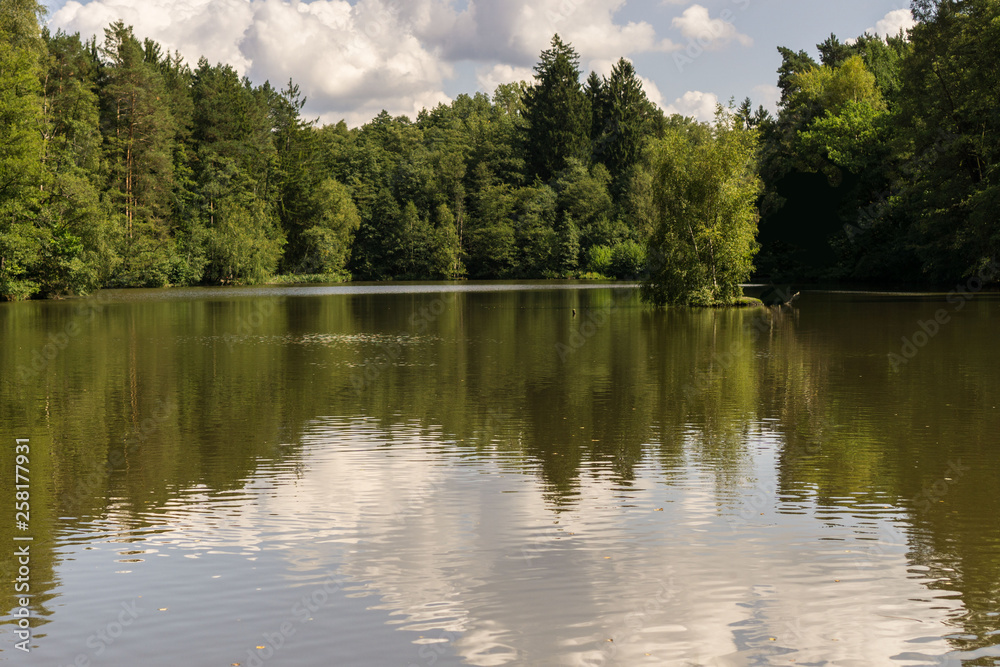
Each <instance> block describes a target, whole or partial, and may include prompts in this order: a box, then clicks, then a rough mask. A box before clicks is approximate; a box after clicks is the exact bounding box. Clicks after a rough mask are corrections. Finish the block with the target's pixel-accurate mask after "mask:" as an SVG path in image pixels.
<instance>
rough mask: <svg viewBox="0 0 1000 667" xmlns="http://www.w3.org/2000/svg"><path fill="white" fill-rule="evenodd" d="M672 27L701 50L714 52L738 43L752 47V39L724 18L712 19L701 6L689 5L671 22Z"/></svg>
mask: <svg viewBox="0 0 1000 667" xmlns="http://www.w3.org/2000/svg"><path fill="white" fill-rule="evenodd" d="M673 26H674V27H675V28H677V29H679V30H680V31H681V34H682V35H684V37H686V38H687V39H688V40H689V41H693V42H695V43H697V44H699V45H700V46H701V47H702V48H704V49H706V50H709V51H714V50H718V49H722V48H724V47H726V46H728V45H729V44H730V43H732V42H738V43H739V44H740V45H741V46H753V39H751V38H750V37H749V36H748V35H744V34H743V33H741V32H739V31H738V30H737V29H736V26H735V25H733V24H732V23H731V22H729V21H726V20H724V18H722V17H720V18H714V19H713V18H712V17H711V16H710V15H709V13H708V9H707V8H705V7H702V6H701V5H691V6H690V7H688V8H687V9H685V10H684V13H683V14H681V15H680V16H678V17H676V18H675V19H674V20H673Z"/></svg>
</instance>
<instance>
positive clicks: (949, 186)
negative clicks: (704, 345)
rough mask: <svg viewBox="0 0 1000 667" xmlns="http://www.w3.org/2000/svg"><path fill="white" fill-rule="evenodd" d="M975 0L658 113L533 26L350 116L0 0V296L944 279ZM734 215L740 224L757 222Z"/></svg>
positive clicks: (984, 214) (696, 289) (674, 288)
mask: <svg viewBox="0 0 1000 667" xmlns="http://www.w3.org/2000/svg"><path fill="white" fill-rule="evenodd" d="M998 6H1000V2H998V0H950V1H942V2H929V1H928V0H920V1H917V2H915V3H914V14H915V16H916V17H917V18H918V20H919V24H918V26H917V27H916V28H915V29H913V30H912V31H911V33H910V35H909V36H905V35H899V36H897V37H892V38H889V39H887V40H884V39H881V38H879V37H874V36H871V35H864V36H862V37H860V38H858V39H857V40H853V41H851V42H850V43H842V42H840V41H839V40H838V39H837V38H836V37H834V36H831V37H830V39H828V40H827V41H825V42H824V43H823V44H820V45H819V54H820V60H819V61H818V62H817V61H816V60H814V59H813V57H812V56H810V55H809V54H808V53H805V52H794V51H791V50H789V49H784V48H782V49H780V51H781V55H782V59H783V62H782V65H781V68H780V69H779V72H778V75H779V81H778V83H779V86H780V87H781V91H782V99H781V103H780V108H779V113H778V115H777V117H772V116H771V115H770V114H769V113H768V112H766V111H765V110H764V109H763V108H758V109H757V110H756V111H754V110H753V109H752V106H751V104H750V102H749V100H747V101H746V102H744V104H743V105H742V106H740V107H739V108H738V109H732V108H730V109H728V110H727V109H721V108H720V110H719V114H718V116H717V118H716V120H715V122H713V123H698V122H695V121H693V120H691V119H686V118H682V117H680V116H672V117H666V116H665V115H664V114H663V112H662V111H661V110H659V109H658V108H657V107H656V106H655V105H653V104H652V103H650V102H649V100H648V99H647V98H646V95H645V93H644V92H643V89H642V85H641V82H640V80H639V78H638V76H637V74H636V72H635V70H634V68H633V66H632V64H631V63H630V62H628V61H627V60H624V59H622V60H619V62H618V63H617V64H616V65H615V66H614V68H613V70H612V72H611V73H610V76H609V77H601V76H598V75H597V74H596V73H591V74H590V76H589V77H588V78H586V79H584V77H583V72H581V71H580V69H579V56H578V54H577V53H576V51H575V50H574V49H573V47H572V46H571V45H569V44H567V43H565V42H563V41H562V40H561V39H560V38H559V37H558V36H556V37H555V38H554V39H553V40H552V43H551V46H550V48H548V49H546V50H545V51H543V52H542V54H541V58H540V60H539V63H538V64H537V66H536V67H535V74H536V76H535V80H534V81H533V82H532V83H530V84H529V83H520V84H507V85H502V86H500V87H499V88H498V89H497V90H496V91H495V93H494V94H493V95H492V96H488V95H485V94H482V93H480V94H476V95H472V96H470V95H460V96H459V97H458V98H457V99H456V100H455V101H454V102H453V103H451V104H448V105H439V106H437V107H436V108H434V109H429V110H424V111H422V112H421V113H420V114H418V115H417V117H416V118H415V119H412V120H411V119H409V118H407V117H405V116H400V117H392V116H391V115H390V114H388V113H386V112H383V113H381V114H379V115H378V116H377V117H375V118H374V119H373V120H372V121H371V122H369V123H368V124H366V125H364V126H362V127H360V128H353V129H349V128H348V127H347V126H346V125H345V124H344V123H343V122H341V123H339V124H337V125H327V126H323V127H320V126H318V124H317V123H314V122H309V121H308V120H307V119H305V118H303V116H302V109H303V105H304V103H305V99H304V97H303V95H302V93H301V91H300V90H299V89H298V87H297V86H296V85H295V84H294V83H293V82H291V81H290V82H289V83H288V85H287V86H286V87H284V88H283V89H280V90H279V89H276V88H274V87H272V86H271V84H270V83H267V82H265V83H263V84H261V85H254V84H253V83H252V82H250V81H249V80H248V79H246V78H244V77H240V75H239V74H238V73H237V72H236V70H234V69H233V68H232V67H231V66H228V65H225V64H215V65H213V64H211V63H209V62H207V61H206V60H204V59H202V60H201V61H199V62H198V63H197V66H196V67H194V68H193V69H192V67H190V66H189V65H188V64H186V63H185V62H184V61H183V60H182V59H181V58H180V56H179V54H176V53H167V52H164V51H163V49H162V48H161V47H160V46H159V45H158V44H157V43H155V42H153V41H151V40H148V39H147V40H140V39H139V38H138V37H137V36H136V35H134V33H133V31H132V29H131V28H129V27H128V26H125V25H124V24H122V23H121V22H118V23H115V24H113V25H111V26H109V27H108V28H107V30H106V31H105V35H104V39H103V40H102V41H101V40H98V39H96V38H95V39H91V40H89V41H88V40H82V39H81V38H80V36H79V35H67V34H64V33H61V32H60V33H56V34H51V33H49V32H48V31H46V30H43V29H42V28H41V22H40V18H41V9H40V7H39V5H38V4H37V2H36V1H35V0H0V9H2V11H0V119H2V124H0V298H6V299H23V298H30V297H35V296H53V295H61V294H73V293H86V292H88V291H91V290H93V289H96V288H99V287H103V286H117V287H129V286H164V285H190V284H232V283H241V284H249V283H258V282H262V281H265V280H269V279H272V278H273V277H274V276H276V275H279V274H281V275H282V276H291V277H292V278H291V279H293V280H306V279H309V278H310V277H318V278H319V279H338V278H346V277H348V276H352V277H354V278H355V279H360V280H386V279H433V278H439V279H450V278H462V277H466V278H543V277H571V276H587V275H590V276H606V277H618V278H625V277H634V276H638V275H646V276H649V277H650V280H649V283H648V285H647V289H646V291H645V294H646V295H647V296H648V297H650V298H651V299H652V300H653V301H655V302H658V303H668V302H670V303H716V302H727V301H731V300H732V299H733V298H735V296H736V295H737V294H738V288H737V286H738V284H739V282H740V281H745V280H747V279H748V278H749V277H750V275H751V273H752V272H753V270H754V262H755V256H757V253H758V249H759V248H762V251H761V253H760V255H759V256H757V266H758V271H759V273H760V274H761V275H762V276H769V277H771V278H775V279H817V278H840V279H845V278H852V279H871V280H887V279H894V280H899V279H910V280H915V279H924V280H928V279H929V280H944V279H951V278H953V277H959V276H962V275H966V274H969V273H973V272H976V271H982V270H983V269H984V267H986V266H988V265H989V262H990V261H991V260H992V259H993V258H994V257H995V256H996V250H997V246H998V244H1000V234H998V232H997V230H998V226H997V223H996V221H995V213H996V212H997V209H998V203H1000V195H998V191H997V185H996V181H997V175H996V163H997V155H996V152H997V148H996V146H997V141H996V139H997V137H996V130H997V124H998V117H997V113H996V108H995V100H996V98H997V92H998V90H1000V82H998V79H997V76H998V75H997V70H996V66H995V63H996V44H997V43H998V38H1000V33H998V32H997V31H998V28H997V27H996V26H998V25H1000V21H998V20H997V17H998ZM758 219H760V222H761V225H760V232H761V233H760V244H758V240H757V239H758V236H757V232H758Z"/></svg>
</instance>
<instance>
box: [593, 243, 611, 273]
mask: <svg viewBox="0 0 1000 667" xmlns="http://www.w3.org/2000/svg"><path fill="white" fill-rule="evenodd" d="M613 262H614V252H613V251H612V250H611V248H610V247H608V246H606V245H595V246H591V247H590V248H589V249H588V250H587V270H588V271H590V272H591V273H597V274H600V275H602V276H610V275H611V273H612V268H611V266H612V263H613Z"/></svg>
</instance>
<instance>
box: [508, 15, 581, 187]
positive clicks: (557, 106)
mask: <svg viewBox="0 0 1000 667" xmlns="http://www.w3.org/2000/svg"><path fill="white" fill-rule="evenodd" d="M579 62H580V56H579V55H578V54H577V52H576V50H575V49H573V47H572V46H570V45H569V44H566V43H565V42H563V41H562V40H561V39H560V38H559V35H556V36H555V37H553V38H552V47H551V48H549V49H546V50H545V51H542V56H541V61H540V62H539V63H538V65H536V66H535V80H536V83H535V85H534V86H533V87H532V88H530V89H529V90H528V93H527V96H526V99H525V119H526V121H527V128H526V131H525V143H526V146H527V147H528V150H527V152H528V155H529V156H530V158H529V159H530V163H529V171H528V173H529V175H530V176H532V177H537V178H539V179H541V180H542V181H548V180H549V179H550V178H552V176H553V175H554V174H556V173H557V172H559V171H562V169H563V168H564V167H565V166H566V161H567V160H568V159H570V158H576V159H578V160H586V159H587V157H588V155H589V153H590V128H591V124H592V122H593V120H592V118H591V110H590V103H589V101H588V100H587V96H586V94H584V91H583V88H582V86H581V85H580V70H579Z"/></svg>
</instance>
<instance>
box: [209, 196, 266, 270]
mask: <svg viewBox="0 0 1000 667" xmlns="http://www.w3.org/2000/svg"><path fill="white" fill-rule="evenodd" d="M284 243H285V239H284V236H283V235H282V234H281V232H280V230H278V229H276V228H275V225H274V216H273V215H271V214H270V212H269V211H267V210H266V209H265V208H264V206H263V205H262V204H261V203H260V202H259V201H253V200H251V201H248V202H239V201H236V200H234V199H232V198H229V197H227V198H224V199H220V200H219V202H218V207H217V209H216V222H215V225H213V227H212V229H211V230H210V232H209V234H208V238H207V239H206V250H207V257H208V266H207V267H206V276H207V277H208V279H209V280H212V281H213V282H218V283H223V284H235V285H253V284H257V283H262V282H264V281H266V280H267V279H268V278H269V277H270V276H272V275H274V273H275V270H276V269H277V268H278V261H279V260H280V259H281V249H282V246H283V245H284Z"/></svg>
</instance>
